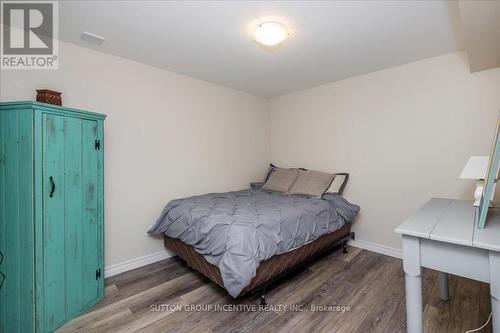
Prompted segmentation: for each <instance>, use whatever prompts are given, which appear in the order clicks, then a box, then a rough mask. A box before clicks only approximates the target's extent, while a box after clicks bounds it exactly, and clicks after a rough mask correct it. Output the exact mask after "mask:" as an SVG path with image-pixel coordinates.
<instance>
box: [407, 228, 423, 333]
mask: <svg viewBox="0 0 500 333" xmlns="http://www.w3.org/2000/svg"><path fill="white" fill-rule="evenodd" d="M403 269H404V271H405V290H406V321H407V324H408V333H421V332H423V325H422V277H421V269H420V239H418V238H417V237H412V236H406V235H403Z"/></svg>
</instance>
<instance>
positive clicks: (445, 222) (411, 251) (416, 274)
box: [395, 198, 500, 333]
mask: <svg viewBox="0 0 500 333" xmlns="http://www.w3.org/2000/svg"><path fill="white" fill-rule="evenodd" d="M475 211H476V209H475V207H473V206H472V201H462V200H450V199H435V198H434V199H431V200H429V201H428V202H427V203H426V204H425V205H424V206H423V207H422V208H420V209H419V210H418V211H417V212H416V213H415V214H414V215H412V216H411V217H409V218H408V219H407V220H406V221H404V222H403V223H402V224H401V225H400V226H399V227H398V228H397V229H396V230H395V232H397V233H399V234H402V236H403V269H404V271H405V285H406V316H407V322H408V332H410V333H414V332H422V330H423V329H422V283H421V267H427V268H431V269H435V270H437V271H439V272H440V274H439V275H438V278H439V281H438V282H439V287H440V296H441V298H442V299H448V275H447V273H450V274H454V275H459V276H463V277H466V278H470V279H473V280H478V281H482V282H486V283H489V284H490V290H491V309H492V312H493V319H492V320H493V332H495V333H500V209H498V208H495V209H490V213H489V215H488V220H487V222H486V227H485V228H484V229H478V228H477V227H476V225H475V222H474V220H475V219H474V215H475ZM481 324H482V323H481Z"/></svg>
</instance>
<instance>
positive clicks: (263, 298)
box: [260, 288, 267, 306]
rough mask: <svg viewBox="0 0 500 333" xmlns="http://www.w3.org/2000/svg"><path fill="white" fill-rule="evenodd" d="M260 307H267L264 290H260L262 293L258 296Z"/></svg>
mask: <svg viewBox="0 0 500 333" xmlns="http://www.w3.org/2000/svg"><path fill="white" fill-rule="evenodd" d="M260 306H267V303H266V288H264V289H262V293H261V294H260Z"/></svg>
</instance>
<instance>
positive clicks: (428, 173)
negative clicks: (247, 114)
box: [270, 52, 500, 249]
mask: <svg viewBox="0 0 500 333" xmlns="http://www.w3.org/2000/svg"><path fill="white" fill-rule="evenodd" d="M468 68H469V67H468V64H467V59H466V55H465V52H459V53H452V54H448V55H444V56H440V57H436V58H431V59H427V60H423V61H419V62H415V63H411V64H407V65H403V66H399V67H393V68H390V69H386V70H382V71H379V72H375V73H370V74H366V75H362V76H359V77H355V78H351V79H347V80H343V81H339V82H335V83H331V84H327V85H323V86H319V87H315V88H312V89H308V90H303V91H300V92H297V93H292V94H289V95H285V96H281V97H277V98H273V99H271V102H270V112H271V115H270V117H271V161H272V162H273V163H276V164H277V165H282V166H301V167H306V168H311V169H316V170H322V171H337V172H339V171H346V172H350V173H351V178H350V180H349V184H348V186H347V189H346V192H345V196H346V197H347V198H348V199H349V200H350V201H352V202H354V203H357V204H359V205H360V206H361V214H360V216H359V218H358V220H357V222H356V223H355V224H354V231H355V232H356V233H357V239H359V240H361V241H365V242H373V243H376V244H379V245H384V246H388V247H391V248H396V249H399V248H400V247H401V244H400V236H399V235H396V234H394V233H393V230H394V228H395V227H396V226H397V225H398V224H399V223H400V222H402V221H403V219H405V217H407V216H408V215H409V214H411V213H412V212H413V211H414V210H416V209H417V208H418V207H419V206H420V205H422V204H423V203H425V202H426V201H427V200H428V199H430V198H431V197H449V198H467V199H472V191H473V186H474V185H473V183H474V182H473V181H470V180H461V179H458V176H459V174H460V172H461V170H462V168H463V167H464V165H465V163H466V161H467V159H468V158H469V156H471V155H487V154H488V153H489V148H490V144H491V141H492V139H493V134H494V126H495V122H496V117H497V114H498V111H499V110H500V69H499V68H497V69H492V70H488V71H484V72H478V73H474V74H470V72H469V69H468ZM497 198H498V199H500V197H497Z"/></svg>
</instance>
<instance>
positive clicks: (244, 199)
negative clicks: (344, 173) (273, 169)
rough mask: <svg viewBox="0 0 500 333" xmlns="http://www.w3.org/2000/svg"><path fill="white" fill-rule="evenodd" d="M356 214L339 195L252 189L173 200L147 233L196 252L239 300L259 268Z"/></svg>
mask: <svg viewBox="0 0 500 333" xmlns="http://www.w3.org/2000/svg"><path fill="white" fill-rule="evenodd" d="M358 212H359V207H358V206H356V205H353V204H350V203H349V202H347V201H346V200H345V199H344V198H342V197H341V196H339V195H324V196H323V198H322V199H319V198H309V197H304V196H297V195H285V194H281V193H277V192H269V191H264V190H260V189H248V190H242V191H237V192H228V193H212V194H206V195H201V196H195V197H190V198H185V199H178V200H173V201H171V202H169V203H168V204H167V206H166V207H165V209H164V210H163V212H162V214H161V216H160V217H159V218H158V221H157V222H156V224H155V225H154V226H153V227H151V228H150V230H149V231H148V232H149V233H150V234H154V235H158V234H165V235H167V236H170V237H173V238H178V239H180V240H181V241H183V242H185V243H187V244H189V245H191V246H193V247H194V248H195V249H196V251H197V252H198V253H200V254H202V255H203V256H204V257H205V259H206V260H207V261H208V262H209V263H211V264H213V265H216V266H217V267H218V268H219V270H220V273H221V275H222V279H223V282H224V286H225V288H226V289H227V291H228V292H229V294H230V295H231V296H233V297H237V296H238V295H239V294H240V292H241V291H242V290H243V288H245V287H246V286H247V285H248V284H249V283H250V281H251V280H252V278H253V277H254V276H255V272H256V270H257V267H258V266H259V263H260V262H262V261H264V260H266V259H269V258H270V257H272V256H273V255H276V254H280V253H284V252H287V251H289V250H292V249H294V248H297V247H300V246H302V245H304V244H306V243H308V242H310V241H313V240H315V239H316V238H318V237H320V236H322V235H324V234H327V233H330V232H333V231H335V230H337V229H338V228H340V227H342V225H343V224H344V223H345V222H346V221H351V220H352V219H353V218H354V217H355V216H356V215H357V213H358Z"/></svg>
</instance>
